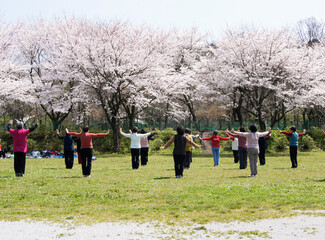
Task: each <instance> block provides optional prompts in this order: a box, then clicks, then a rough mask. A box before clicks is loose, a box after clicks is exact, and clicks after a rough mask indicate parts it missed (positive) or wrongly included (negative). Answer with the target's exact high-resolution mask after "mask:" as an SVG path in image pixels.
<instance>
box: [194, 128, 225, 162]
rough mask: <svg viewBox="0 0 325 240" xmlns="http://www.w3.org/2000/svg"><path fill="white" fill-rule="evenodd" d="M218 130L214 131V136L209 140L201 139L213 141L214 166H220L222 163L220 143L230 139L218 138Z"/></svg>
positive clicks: (208, 139) (207, 139)
mask: <svg viewBox="0 0 325 240" xmlns="http://www.w3.org/2000/svg"><path fill="white" fill-rule="evenodd" d="M218 133H219V132H218V130H214V131H213V135H212V136H211V137H207V138H203V139H202V138H201V137H200V138H199V139H200V140H206V141H212V145H211V147H212V154H213V159H214V166H215V167H216V166H219V163H220V141H221V140H222V141H224V140H228V139H229V137H226V138H225V137H220V136H218Z"/></svg>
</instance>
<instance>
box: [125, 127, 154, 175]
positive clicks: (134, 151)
mask: <svg viewBox="0 0 325 240" xmlns="http://www.w3.org/2000/svg"><path fill="white" fill-rule="evenodd" d="M138 131H139V129H138V127H136V126H134V127H133V128H132V133H124V132H122V128H120V133H121V134H122V135H123V136H124V137H127V138H131V160H132V169H138V168H139V155H140V149H141V144H140V140H141V138H144V137H148V136H149V135H150V134H151V129H150V132H148V133H144V134H138Z"/></svg>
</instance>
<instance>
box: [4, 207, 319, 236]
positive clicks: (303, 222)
mask: <svg viewBox="0 0 325 240" xmlns="http://www.w3.org/2000/svg"><path fill="white" fill-rule="evenodd" d="M318 212H319V211H318ZM320 213H325V211H320ZM321 215H322V216H316V215H315V216H313V215H310V213H309V214H306V212H305V213H303V214H301V215H299V216H295V217H288V218H279V219H263V220H258V221H253V222H230V223H218V222H213V223H208V224H204V225H201V224H197V225H195V224H194V225H189V226H177V225H167V224H164V223H161V222H151V223H143V224H140V223H135V222H118V223H99V224H93V225H89V226H88V225H74V224H73V223H71V222H65V223H63V224H58V223H50V222H34V221H26V220H23V221H17V222H8V221H0V239H2V240H50V239H60V240H72V239H78V240H83V239H87V240H92V239H93V240H103V239H290V240H292V239H308V240H312V239H317V240H322V239H325V216H324V215H323V214H321Z"/></svg>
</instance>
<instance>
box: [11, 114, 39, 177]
mask: <svg viewBox="0 0 325 240" xmlns="http://www.w3.org/2000/svg"><path fill="white" fill-rule="evenodd" d="M12 123H13V120H10V121H9V123H8V131H9V132H10V134H11V136H12V138H13V141H14V149H13V150H14V169H15V173H16V177H23V175H24V174H25V166H26V152H27V135H28V134H30V133H31V132H32V131H34V130H35V128H37V126H38V123H36V125H35V126H33V127H31V128H29V129H23V124H22V123H17V124H16V128H17V129H16V130H15V129H12V128H11V125H12Z"/></svg>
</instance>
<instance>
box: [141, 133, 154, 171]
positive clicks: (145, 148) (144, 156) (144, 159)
mask: <svg viewBox="0 0 325 240" xmlns="http://www.w3.org/2000/svg"><path fill="white" fill-rule="evenodd" d="M140 133H141V134H145V133H147V131H146V130H145V129H144V128H143V129H141V131H140ZM156 134H157V132H153V133H152V134H150V135H149V136H147V137H143V138H141V139H140V144H141V150H140V155H141V166H145V165H147V163H148V153H149V141H150V140H154V139H156V137H157V136H155V135H156Z"/></svg>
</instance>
